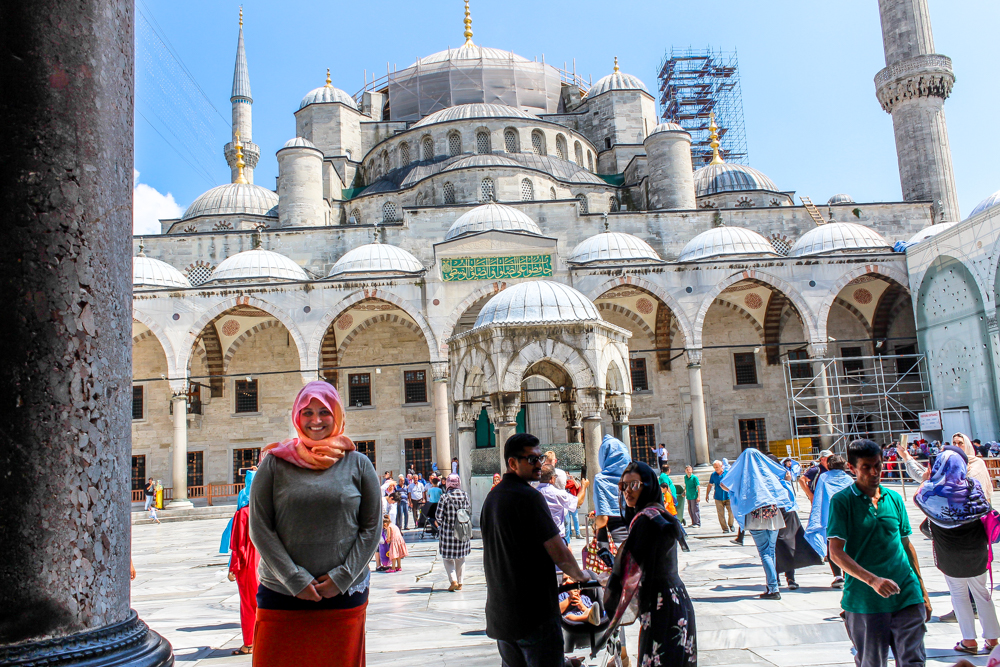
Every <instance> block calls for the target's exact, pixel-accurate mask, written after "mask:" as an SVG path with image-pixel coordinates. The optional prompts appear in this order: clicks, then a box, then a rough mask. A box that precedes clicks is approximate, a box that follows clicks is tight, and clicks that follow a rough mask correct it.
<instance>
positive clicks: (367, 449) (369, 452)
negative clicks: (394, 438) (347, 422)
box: [354, 440, 375, 465]
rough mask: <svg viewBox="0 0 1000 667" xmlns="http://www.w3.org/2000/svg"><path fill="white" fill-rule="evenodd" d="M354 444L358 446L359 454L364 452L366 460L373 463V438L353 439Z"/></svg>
mask: <svg viewBox="0 0 1000 667" xmlns="http://www.w3.org/2000/svg"><path fill="white" fill-rule="evenodd" d="M354 446H355V447H357V448H358V453H359V454H364V455H365V456H367V457H368V460H369V461H371V462H372V465H375V441H374V440H355V441H354Z"/></svg>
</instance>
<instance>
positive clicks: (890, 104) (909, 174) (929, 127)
mask: <svg viewBox="0 0 1000 667" xmlns="http://www.w3.org/2000/svg"><path fill="white" fill-rule="evenodd" d="M878 5H879V14H880V15H881V18H882V42H883V44H884V45H885V65H886V66H885V69H883V70H882V71H881V72H879V73H878V74H877V75H876V76H875V91H876V95H877V96H878V101H879V102H880V103H881V104H882V108H883V109H884V110H885V111H886V113H889V114H892V126H893V130H894V132H895V135H896V156H897V159H898V160H899V180H900V184H901V185H902V188H903V199H904V200H905V201H929V202H932V209H931V210H932V220H933V221H934V222H935V223H937V222H955V221H958V220H961V213H960V212H959V208H958V195H957V193H956V191H955V174H954V171H953V170H952V166H951V148H950V146H949V145H948V126H947V124H946V123H945V118H944V101H945V99H946V98H947V97H948V95H949V94H950V93H951V87H952V85H954V83H955V75H954V74H952V71H951V58H948V57H947V56H942V55H940V54H937V53H934V36H933V34H932V33H931V18H930V13H929V12H928V10H927V0H879V3H878Z"/></svg>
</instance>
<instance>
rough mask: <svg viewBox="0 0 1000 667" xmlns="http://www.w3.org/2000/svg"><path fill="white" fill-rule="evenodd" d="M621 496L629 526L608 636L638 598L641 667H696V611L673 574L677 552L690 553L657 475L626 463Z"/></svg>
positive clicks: (610, 594) (607, 597)
mask: <svg viewBox="0 0 1000 667" xmlns="http://www.w3.org/2000/svg"><path fill="white" fill-rule="evenodd" d="M619 490H620V494H621V498H620V503H619V504H620V506H621V508H622V518H623V520H624V521H626V522H627V523H628V525H629V526H630V528H629V533H628V538H627V539H626V540H625V542H624V543H623V544H621V545H620V546H619V548H618V555H617V556H616V557H615V566H614V569H613V570H612V572H611V578H610V579H609V580H608V585H607V588H606V590H605V594H604V603H605V607H606V608H607V612H608V615H610V616H611V617H612V623H611V626H610V628H611V630H613V629H614V628H615V627H616V626H617V624H618V623H619V622H620V621H621V620H622V618H623V617H624V616H625V614H626V612H627V610H628V608H629V606H630V602H632V600H633V598H635V596H637V595H638V609H637V613H638V619H639V628H640V629H639V657H638V660H637V664H639V665H673V666H675V667H676V666H680V665H690V666H691V667H693V666H694V665H697V664H698V647H697V640H696V637H697V632H696V629H695V621H694V606H693V605H692V604H691V598H690V597H688V593H687V589H686V588H685V587H684V583H683V582H682V581H681V579H680V576H679V575H678V573H677V546H678V545H680V547H681V549H683V550H684V551H687V550H688V546H687V543H686V542H685V541H684V531H683V530H682V529H681V524H680V522H679V521H678V520H677V518H676V517H674V516H672V515H671V514H670V513H669V512H667V511H666V509H665V508H664V506H663V494H662V492H661V490H660V486H659V480H658V479H657V475H656V472H654V471H653V469H652V468H650V467H649V466H648V465H646V464H645V463H641V462H634V463H629V464H628V465H627V466H626V468H625V471H624V474H623V475H622V476H621V480H620V485H619Z"/></svg>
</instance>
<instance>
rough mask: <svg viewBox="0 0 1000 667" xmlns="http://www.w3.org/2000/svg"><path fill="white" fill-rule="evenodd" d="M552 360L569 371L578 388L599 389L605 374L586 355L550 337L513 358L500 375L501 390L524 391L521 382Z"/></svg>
mask: <svg viewBox="0 0 1000 667" xmlns="http://www.w3.org/2000/svg"><path fill="white" fill-rule="evenodd" d="M540 361H548V362H551V363H553V364H555V365H556V366H560V367H561V368H562V369H563V370H565V371H566V372H567V373H568V374H569V376H570V377H571V378H573V387H574V388H575V389H584V388H589V387H598V388H600V387H601V385H600V383H599V378H600V377H601V375H602V374H601V373H600V372H599V371H598V370H597V369H594V368H591V366H590V364H589V363H588V362H587V359H586V357H585V356H584V355H581V354H580V353H579V352H577V351H576V350H575V349H573V348H572V347H570V346H569V345H566V344H565V343H563V342H561V341H558V340H554V339H552V338H546V339H545V340H533V341H531V342H529V343H528V344H527V345H525V346H523V347H522V348H521V349H519V350H517V351H516V352H514V353H513V354H512V355H511V356H510V360H509V361H508V363H507V367H506V368H504V369H502V371H501V374H500V376H499V380H500V391H521V380H523V379H524V373H525V371H527V370H528V368H530V367H531V366H532V365H534V364H536V363H538V362H540Z"/></svg>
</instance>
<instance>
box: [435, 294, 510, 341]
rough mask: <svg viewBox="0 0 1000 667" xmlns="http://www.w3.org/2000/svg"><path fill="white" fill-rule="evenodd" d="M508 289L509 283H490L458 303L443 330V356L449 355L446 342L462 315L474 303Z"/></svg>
mask: <svg viewBox="0 0 1000 667" xmlns="http://www.w3.org/2000/svg"><path fill="white" fill-rule="evenodd" d="M505 289H507V283H505V282H504V281H502V280H500V281H497V282H495V283H490V284H489V285H486V286H485V287H480V288H478V289H476V290H473V291H472V292H470V293H469V295H468V296H466V297H465V298H464V299H462V300H461V301H459V302H458V305H457V306H455V310H454V311H453V312H452V314H451V315H449V316H448V320H447V321H446V322H445V325H444V328H442V329H441V354H442V355H445V356H447V355H448V343H447V342H446V341H447V340H448V339H449V338H451V336H452V334H453V333H454V331H455V327H456V326H458V321H459V320H460V319H462V315H464V314H465V311H467V310H468V309H469V308H471V307H472V305H473V304H474V303H476V302H477V301H479V300H480V299H482V298H483V297H485V296H493V295H494V294H499V293H500V292H502V291H504V290H505Z"/></svg>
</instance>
